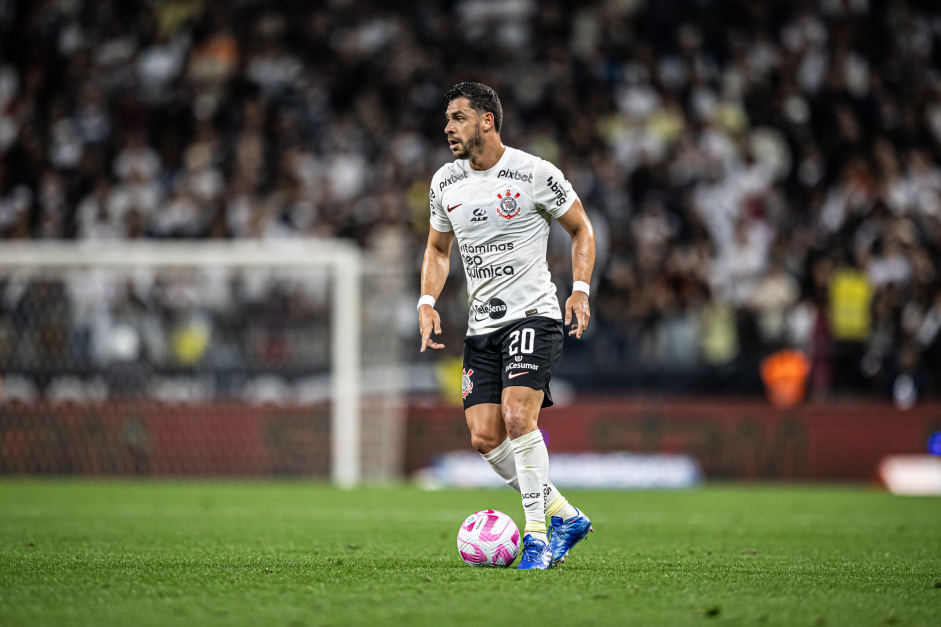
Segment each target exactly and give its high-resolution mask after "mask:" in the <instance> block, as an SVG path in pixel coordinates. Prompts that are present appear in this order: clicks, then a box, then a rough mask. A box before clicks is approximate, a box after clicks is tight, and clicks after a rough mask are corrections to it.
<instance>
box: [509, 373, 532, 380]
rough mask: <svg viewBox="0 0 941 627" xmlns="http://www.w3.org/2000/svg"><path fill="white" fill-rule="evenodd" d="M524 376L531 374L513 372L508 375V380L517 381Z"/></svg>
mask: <svg viewBox="0 0 941 627" xmlns="http://www.w3.org/2000/svg"><path fill="white" fill-rule="evenodd" d="M524 374H529V373H528V372H511V373H510V374H508V375H506V378H507V379H515V378H516V377H522V376H523V375H524Z"/></svg>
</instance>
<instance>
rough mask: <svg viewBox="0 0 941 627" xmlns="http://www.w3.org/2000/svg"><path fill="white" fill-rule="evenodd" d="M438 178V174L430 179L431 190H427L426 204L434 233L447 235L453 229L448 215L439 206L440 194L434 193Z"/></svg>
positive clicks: (439, 174) (439, 176)
mask: <svg viewBox="0 0 941 627" xmlns="http://www.w3.org/2000/svg"><path fill="white" fill-rule="evenodd" d="M440 178H441V173H440V172H438V173H437V174H435V176H434V177H433V178H432V179H431V188H430V189H429V190H428V204H429V205H430V207H429V210H430V211H431V226H432V227H434V229H435V230H436V231H440V232H442V233H447V232H449V231H453V230H454V227H453V226H451V221H450V220H449V219H448V213H447V212H446V211H445V210H444V208H443V207H442V206H441V194H440V192H436V191H435V187H437V185H438V180H439V179H440Z"/></svg>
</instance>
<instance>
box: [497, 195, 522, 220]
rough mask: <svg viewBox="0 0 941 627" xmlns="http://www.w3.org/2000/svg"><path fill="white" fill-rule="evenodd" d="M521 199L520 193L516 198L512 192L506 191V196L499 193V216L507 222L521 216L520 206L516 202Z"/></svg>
mask: <svg viewBox="0 0 941 627" xmlns="http://www.w3.org/2000/svg"><path fill="white" fill-rule="evenodd" d="M519 197H520V195H519V192H517V194H516V195H515V196H514V195H512V192H511V191H510V190H506V196H504V195H503V194H500V193H497V198H499V199H500V203H499V204H498V205H497V215H498V216H500V217H501V218H506V219H507V220H510V219H511V218H515V217H516V216H518V215H519V214H520V205H519V203H518V202H516V199H517V198H519Z"/></svg>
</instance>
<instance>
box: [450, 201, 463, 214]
mask: <svg viewBox="0 0 941 627" xmlns="http://www.w3.org/2000/svg"><path fill="white" fill-rule="evenodd" d="M463 204H464V203H458V204H456V205H454V206H453V207H452V206H451V205H448V213H451V212H452V211H454V210H455V209H457V208H458V207H460V206H461V205H463Z"/></svg>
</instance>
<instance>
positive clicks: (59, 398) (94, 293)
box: [0, 240, 407, 486]
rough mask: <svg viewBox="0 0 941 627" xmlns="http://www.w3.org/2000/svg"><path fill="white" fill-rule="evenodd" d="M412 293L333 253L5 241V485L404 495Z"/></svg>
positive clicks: (297, 244) (1, 262) (360, 259)
mask: <svg viewBox="0 0 941 627" xmlns="http://www.w3.org/2000/svg"><path fill="white" fill-rule="evenodd" d="M406 285H407V281H406V277H405V272H404V270H403V267H402V264H401V263H400V260H399V258H397V256H396V254H395V252H394V251H393V252H389V251H385V252H384V253H379V254H377V255H374V256H366V255H364V254H363V253H362V252H361V250H360V249H359V248H358V247H357V246H355V245H352V244H349V243H346V242H342V241H336V240H298V241H294V240H289V241H277V242H267V241H239V242H224V241H209V242H153V241H150V242H120V243H119V242H115V243H102V242H96V243H66V242H56V243H51V242H50V243H47V242H33V243H13V242H6V243H4V245H3V246H2V247H0V387H2V390H0V472H3V473H29V474H37V473H58V474H64V473H82V474H119V475H135V474H141V475H156V476H167V475H169V476H173V475H176V476H200V475H204V476H211V475H235V476H239V475H241V476H306V477H323V478H327V477H329V478H330V479H331V480H332V481H334V482H335V483H337V484H339V485H342V486H354V485H357V484H359V483H361V482H363V481H381V480H389V479H395V478H398V477H399V476H400V475H401V472H402V450H403V442H402V438H403V435H402V429H403V417H402V404H401V395H402V394H401V389H402V387H401V381H400V379H399V378H397V377H401V374H400V373H401V368H400V367H399V366H400V363H399V362H400V360H401V356H402V350H401V348H402V335H403V334H402V333H400V332H399V330H398V329H396V326H395V324H394V315H393V313H394V312H395V310H396V308H397V307H398V306H399V304H400V303H401V301H402V298H403V295H404V293H405V292H406V291H407V288H406ZM364 373H366V374H365V375H364Z"/></svg>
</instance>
